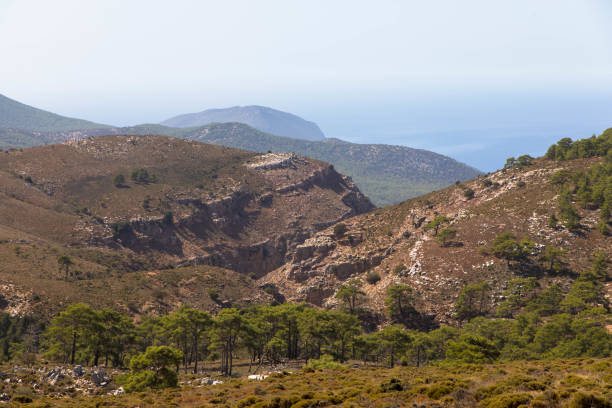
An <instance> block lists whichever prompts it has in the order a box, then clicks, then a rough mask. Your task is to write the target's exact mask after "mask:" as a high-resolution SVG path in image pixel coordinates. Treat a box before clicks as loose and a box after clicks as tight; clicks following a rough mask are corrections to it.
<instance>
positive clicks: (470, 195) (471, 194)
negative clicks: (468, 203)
mask: <svg viewBox="0 0 612 408" xmlns="http://www.w3.org/2000/svg"><path fill="white" fill-rule="evenodd" d="M463 196H464V197H465V198H467V199H468V200H471V199H472V198H474V190H472V189H471V188H469V187H468V188H466V189H465V190H463Z"/></svg>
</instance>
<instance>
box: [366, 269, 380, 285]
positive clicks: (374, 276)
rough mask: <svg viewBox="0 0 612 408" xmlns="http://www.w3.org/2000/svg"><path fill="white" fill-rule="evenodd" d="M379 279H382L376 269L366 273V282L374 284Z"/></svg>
mask: <svg viewBox="0 0 612 408" xmlns="http://www.w3.org/2000/svg"><path fill="white" fill-rule="evenodd" d="M378 281H380V274H379V273H378V272H376V271H370V272H368V274H367V275H366V282H368V283H369V284H370V285H374V284H376V283H377V282H378Z"/></svg>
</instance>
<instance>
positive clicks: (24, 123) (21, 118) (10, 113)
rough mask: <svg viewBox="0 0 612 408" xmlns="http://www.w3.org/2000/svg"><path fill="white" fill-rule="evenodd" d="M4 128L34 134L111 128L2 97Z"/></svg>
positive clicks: (1, 125)
mask: <svg viewBox="0 0 612 408" xmlns="http://www.w3.org/2000/svg"><path fill="white" fill-rule="evenodd" d="M2 128H4V129H19V130H22V131H33V132H67V131H71V130H85V129H103V128H110V126H107V125H101V124H98V123H93V122H89V121H86V120H81V119H73V118H68V117H65V116H60V115H56V114H55V113H51V112H47V111H44V110H42V109H37V108H34V107H32V106H28V105H25V104H23V103H20V102H17V101H15V100H13V99H10V98H7V97H6V96H4V95H0V131H1V130H2ZM26 134H27V133H26ZM15 135H16V133H15ZM2 139H4V137H1V138H0V142H1V141H2ZM24 143H26V145H27V143H28V141H27V139H26V140H24Z"/></svg>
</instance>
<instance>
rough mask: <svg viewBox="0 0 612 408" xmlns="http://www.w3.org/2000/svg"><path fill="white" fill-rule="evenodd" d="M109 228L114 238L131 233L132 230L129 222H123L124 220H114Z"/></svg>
mask: <svg viewBox="0 0 612 408" xmlns="http://www.w3.org/2000/svg"><path fill="white" fill-rule="evenodd" d="M111 230H112V231H113V238H114V239H118V238H120V237H121V235H123V234H129V233H131V232H132V227H131V225H130V223H128V222H125V221H121V222H116V223H114V224H112V225H111Z"/></svg>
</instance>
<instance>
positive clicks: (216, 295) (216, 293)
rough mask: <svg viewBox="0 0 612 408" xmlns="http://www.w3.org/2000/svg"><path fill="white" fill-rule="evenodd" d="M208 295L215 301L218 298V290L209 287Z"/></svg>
mask: <svg viewBox="0 0 612 408" xmlns="http://www.w3.org/2000/svg"><path fill="white" fill-rule="evenodd" d="M208 296H210V298H211V299H212V300H214V301H215V302H216V301H218V300H219V292H217V291H216V290H214V289H210V290H209V291H208Z"/></svg>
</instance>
